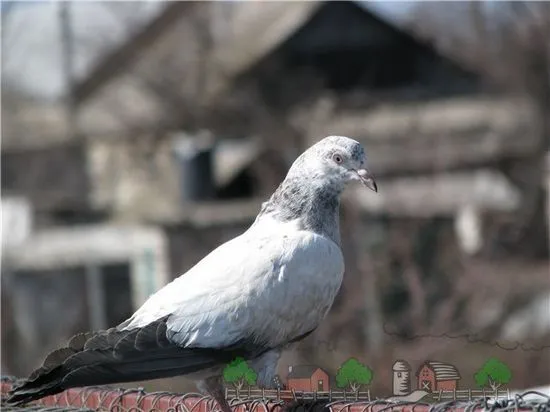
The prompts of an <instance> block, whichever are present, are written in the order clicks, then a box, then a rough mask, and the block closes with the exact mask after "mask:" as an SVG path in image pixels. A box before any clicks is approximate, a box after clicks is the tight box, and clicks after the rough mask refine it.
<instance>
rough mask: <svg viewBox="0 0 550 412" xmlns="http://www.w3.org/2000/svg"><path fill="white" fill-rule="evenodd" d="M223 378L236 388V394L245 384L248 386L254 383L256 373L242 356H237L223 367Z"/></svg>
mask: <svg viewBox="0 0 550 412" xmlns="http://www.w3.org/2000/svg"><path fill="white" fill-rule="evenodd" d="M223 379H224V380H225V381H226V382H227V383H230V384H232V385H233V386H234V387H235V389H237V394H238V393H239V391H240V390H241V389H242V388H243V386H244V385H245V384H247V385H250V386H252V385H254V384H256V379H257V375H256V372H255V371H254V369H252V368H251V367H250V366H248V364H247V363H246V361H245V360H244V358H240V357H239V358H235V359H234V360H233V361H232V362H231V363H229V364H228V365H227V366H226V367H225V369H224V370H223ZM237 396H238V395H237Z"/></svg>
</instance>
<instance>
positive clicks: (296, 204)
mask: <svg viewBox="0 0 550 412" xmlns="http://www.w3.org/2000/svg"><path fill="white" fill-rule="evenodd" d="M352 181H359V182H362V183H363V184H364V185H365V186H366V187H368V188H370V189H372V190H374V191H377V187H376V183H375V181H374V179H373V177H372V175H371V173H370V172H369V171H368V169H367V168H366V156H365V152H364V150H363V147H362V146H361V145H360V144H359V143H358V142H357V141H355V140H353V139H350V138H347V137H343V136H329V137H326V138H324V139H322V140H320V141H319V142H318V143H316V144H314V145H313V146H311V147H310V148H309V149H308V150H306V151H305V152H304V153H303V154H302V155H301V156H299V157H298V158H297V159H296V160H295V162H294V163H293V164H292V166H291V168H290V170H289V171H288V174H287V176H286V178H285V179H284V181H283V182H282V183H281V184H280V186H279V187H278V188H277V190H276V191H275V193H273V195H272V196H271V198H270V199H269V200H268V201H267V202H265V203H263V205H262V207H261V210H260V213H259V214H258V216H257V217H256V220H255V221H254V223H253V224H252V225H251V226H250V227H249V228H248V229H247V230H246V231H245V232H244V233H243V234H241V235H240V236H238V237H236V238H234V239H232V240H230V241H228V242H227V243H224V244H223V245H221V246H219V247H218V248H216V249H215V250H213V251H212V252H211V253H210V254H208V255H207V256H206V257H205V258H203V259H202V260H201V261H200V262H198V263H197V264H196V265H195V266H194V267H192V268H191V269H190V270H189V271H188V272H187V273H185V274H183V275H181V276H180V277H178V278H176V279H175V280H174V281H172V282H171V283H169V284H168V285H166V286H164V287H163V288H162V289H160V290H159V291H158V292H156V293H155V294H153V295H152V296H150V297H149V299H148V300H147V301H146V302H145V303H144V304H143V306H141V307H140V308H139V309H138V310H137V311H136V312H135V313H134V314H133V315H132V316H131V317H130V318H129V319H128V320H126V321H124V322H123V323H121V324H120V325H118V326H116V327H114V328H111V329H108V330H106V331H99V332H90V333H83V334H79V335H76V336H74V337H73V338H72V339H70V341H69V342H68V344H67V346H66V347H63V348H60V349H58V350H56V351H54V352H52V353H51V354H50V355H48V356H47V358H46V359H45V361H44V363H43V365H42V366H41V367H40V368H39V369H37V370H35V371H34V372H33V373H31V375H30V376H29V377H28V378H27V379H26V380H24V381H23V383H22V384H20V385H18V386H17V387H15V388H14V389H13V390H12V392H11V394H10V397H9V398H8V400H7V402H8V403H11V404H23V403H26V402H29V401H33V400H36V399H39V398H42V397H44V396H47V395H52V394H56V393H58V392H61V391H63V390H65V389H68V388H72V387H81V386H90V385H103V384H113V383H121V382H133V381H142V380H149V379H157V378H166V377H172V376H178V375H187V376H189V377H190V378H192V379H194V380H195V381H197V386H198V388H199V390H201V391H202V392H205V393H207V394H209V395H210V396H212V397H213V398H215V399H216V401H217V402H218V404H219V405H220V408H221V409H222V411H223V412H230V411H231V408H230V406H229V403H228V401H227V400H226V399H225V396H224V387H223V381H222V370H223V368H224V367H225V365H226V364H228V363H229V362H231V361H232V360H233V359H235V358H236V357H238V356H240V357H243V358H244V359H246V360H247V361H248V362H249V365H250V366H251V367H252V368H253V369H255V370H256V372H257V376H258V382H257V383H258V386H260V387H264V388H270V387H271V386H272V385H273V382H274V379H273V378H274V376H275V374H276V369H277V362H278V359H279V357H280V354H281V351H282V350H283V349H284V348H285V347H287V346H288V345H289V344H290V343H293V342H297V341H299V340H301V339H303V338H304V337H306V336H307V335H309V334H310V333H311V332H313V331H314V330H315V328H317V326H319V324H320V322H321V321H322V319H323V318H324V317H325V315H326V314H327V312H328V311H329V309H330V307H331V306H332V303H333V301H334V298H335V296H336V294H337V292H338V290H339V288H340V285H341V283H342V277H343V273H344V260H343V256H342V252H341V250H340V231H339V206H340V195H341V193H342V192H343V190H344V188H345V187H346V185H347V184H348V183H349V182H352Z"/></svg>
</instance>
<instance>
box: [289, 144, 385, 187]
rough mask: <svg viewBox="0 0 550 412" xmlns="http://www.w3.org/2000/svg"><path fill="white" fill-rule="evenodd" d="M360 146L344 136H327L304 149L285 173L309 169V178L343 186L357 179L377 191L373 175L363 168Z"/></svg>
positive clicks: (362, 152)
mask: <svg viewBox="0 0 550 412" xmlns="http://www.w3.org/2000/svg"><path fill="white" fill-rule="evenodd" d="M366 164H367V158H366V156H365V150H364V149H363V146H362V145H361V144H360V143H359V142H358V141H356V140H353V139H350V138H349V137H345V136H328V137H325V138H324V139H322V140H320V141H319V142H318V143H316V144H314V145H313V146H311V147H310V148H309V149H308V150H306V151H305V152H304V153H303V154H302V156H300V158H298V159H297V160H296V162H295V163H294V164H293V166H292V168H291V170H290V172H289V174H291V175H292V174H294V172H298V173H304V171H305V170H307V171H308V172H309V174H310V175H311V176H310V177H311V178H315V179H320V180H324V181H325V182H326V183H327V184H333V185H335V186H340V187H341V188H343V187H344V186H345V185H346V184H347V183H349V182H352V181H359V182H361V183H362V184H363V185H365V186H366V187H368V188H369V189H371V190H373V191H375V192H378V187H377V185H376V182H375V180H374V177H373V175H372V174H371V172H370V171H369V170H368V169H367V167H366Z"/></svg>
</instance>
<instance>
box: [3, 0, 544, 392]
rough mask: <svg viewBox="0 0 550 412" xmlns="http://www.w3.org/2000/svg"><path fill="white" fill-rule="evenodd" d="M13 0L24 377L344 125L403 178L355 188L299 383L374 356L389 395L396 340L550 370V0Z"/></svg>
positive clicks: (190, 251)
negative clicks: (336, 267)
mask: <svg viewBox="0 0 550 412" xmlns="http://www.w3.org/2000/svg"><path fill="white" fill-rule="evenodd" d="M1 6H2V10H1V11H2V28H1V30H2V148H1V166H2V169H1V172H2V296H1V298H2V299H1V301H2V302H1V303H2V307H1V309H2V323H1V329H2V352H1V367H2V374H4V375H17V376H23V375H26V374H28V373H29V372H30V371H31V370H32V369H33V368H35V367H37V366H38V365H39V364H40V363H41V362H42V360H43V358H44V356H45V355H46V354H47V353H48V352H49V351H51V350H52V349H54V348H56V347H57V346H58V345H61V344H63V343H64V342H65V341H66V340H67V339H68V338H69V337H70V336H72V335H73V334H75V333H77V332H80V331H84V330H88V329H99V328H106V327H109V326H112V325H115V324H117V323H118V322H121V321H123V320H124V319H126V318H127V317H128V316H129V315H131V313H132V312H133V311H134V310H135V309H136V308H137V307H138V306H139V305H141V303H143V302H144V300H145V299H146V298H147V296H149V295H150V294H151V293H153V292H154V291H155V290H157V289H158V288H160V287H161V286H162V285H164V284H166V283H167V282H169V281H170V280H171V279H173V278H174V277H176V276H178V275H179V274H181V273H184V272H185V271H186V270H187V269H189V268H190V267H191V266H193V265H194V264H195V263H196V262H197V261H198V260H199V259H200V258H202V257H203V256H204V255H206V254H207V253H208V252H209V251H211V250H212V249H213V248H215V247H216V246H218V245H219V244H220V243H222V242H224V241H227V240H229V239H230V238H232V237H234V236H236V235H237V234H239V233H241V232H242V231H244V230H245V229H246V228H247V227H248V226H249V225H250V224H251V223H252V221H253V219H254V217H255V215H256V213H257V212H258V210H259V206H260V203H261V202H262V201H263V200H265V199H266V197H267V196H269V194H270V193H271V192H272V191H273V190H274V189H275V188H276V186H277V185H278V183H279V182H280V181H281V180H282V179H283V178H284V175H285V173H286V171H287V169H288V167H289V165H290V164H291V163H292V161H293V160H294V159H295V157H296V156H297V155H298V154H299V153H300V152H301V151H303V150H304V149H305V148H306V147H308V146H309V145H310V144H312V143H313V142H315V141H317V140H319V139H320V138H322V137H324V136H327V135H330V134H339V135H347V136H350V137H353V138H356V139H358V140H360V141H361V142H362V143H363V144H364V145H365V147H366V149H367V153H368V158H369V161H370V165H369V166H370V169H371V170H372V171H373V173H374V174H375V176H376V178H377V182H378V186H379V193H378V194H374V193H372V192H368V191H365V190H361V189H360V188H356V187H352V188H350V190H348V191H347V192H346V196H345V200H344V202H343V205H342V213H341V214H342V227H341V230H342V238H343V248H344V255H345V259H346V276H345V281H344V285H343V287H342V289H341V293H340V294H339V296H338V299H337V301H336V303H335V306H334V308H333V310H332V311H331V313H330V315H329V316H328V319H327V321H326V322H325V323H324V324H323V325H322V327H320V328H319V330H317V331H316V332H315V333H314V334H313V335H312V336H310V337H309V338H308V339H306V340H305V341H304V342H302V343H300V344H299V345H297V346H296V348H295V349H294V350H292V351H290V352H288V353H286V354H285V356H284V357H283V359H282V360H281V363H280V368H281V370H280V373H281V376H282V378H283V380H284V379H285V377H286V372H285V371H287V370H288V365H300V364H315V365H318V366H320V367H322V368H324V369H325V370H327V371H329V372H330V373H332V374H333V373H335V371H336V369H337V367H338V366H339V365H340V364H341V363H342V362H343V361H344V360H345V359H347V358H349V357H350V356H355V357H357V358H358V359H360V360H361V361H362V362H364V363H365V364H367V365H369V367H370V368H371V369H372V370H373V371H374V379H373V382H372V385H371V390H372V391H373V393H375V394H376V396H384V395H385V394H390V393H391V390H392V378H391V376H392V365H393V364H394V362H395V361H396V360H405V361H407V362H408V363H409V364H410V365H412V366H413V369H416V368H417V367H418V366H419V365H421V364H422V363H423V362H424V361H427V360H432V361H441V362H447V363H452V364H453V365H455V366H456V367H457V368H458V370H459V371H460V375H461V378H462V379H461V381H460V386H461V387H462V388H468V387H470V386H473V385H474V378H473V375H474V373H475V372H476V370H477V369H478V368H479V367H480V366H481V365H482V364H483V363H484V362H485V361H486V360H487V359H488V358H489V357H497V358H498V359H500V360H501V361H503V362H505V363H506V364H507V365H508V366H509V368H510V370H511V371H512V373H513V377H512V381H511V382H510V384H509V386H510V387H513V388H515V389H523V388H528V387H533V386H540V385H548V384H550V368H549V367H548V365H550V344H549V342H550V273H549V243H548V238H549V225H548V221H549V219H548V217H549V214H550V206H549V190H550V167H549V166H550V161H549V160H550V158H549V156H548V149H549V143H550V3H545V2H514V3H508V2H473V1H464V2H444V3H443V2H442V3H435V2H429V3H422V2H411V3H402V2H369V3H367V2H361V1H355V2H354V1H341V2H336V1H308V2H298V1H296V2H259V1H250V2H236V1H219V2H162V1H154V2H118V1H117V2H108V1H102V2H93V1H91V2H80V1H75V2H51V1H49V2H48V1H37V2H8V1H3V2H2V4H1ZM135 385H136V384H133V385H132V386H135ZM143 386H144V387H145V388H147V389H165V390H175V391H176V390H177V391H188V390H192V391H194V387H193V386H192V385H191V384H190V383H189V382H188V381H187V380H186V379H182V378H179V379H170V380H162V381H155V382H148V383H145V384H144V385H143Z"/></svg>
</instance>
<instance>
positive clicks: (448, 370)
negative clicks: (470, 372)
mask: <svg viewBox="0 0 550 412" xmlns="http://www.w3.org/2000/svg"><path fill="white" fill-rule="evenodd" d="M424 366H428V367H429V368H430V369H431V370H433V371H434V373H435V380H436V381H448V380H458V379H460V374H459V373H458V370H457V369H456V367H455V366H453V365H451V364H450V363H444V362H436V361H428V362H425V363H423V364H422V366H420V368H418V371H417V372H416V376H418V375H419V374H420V371H421V370H422V368H423V367H424Z"/></svg>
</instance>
